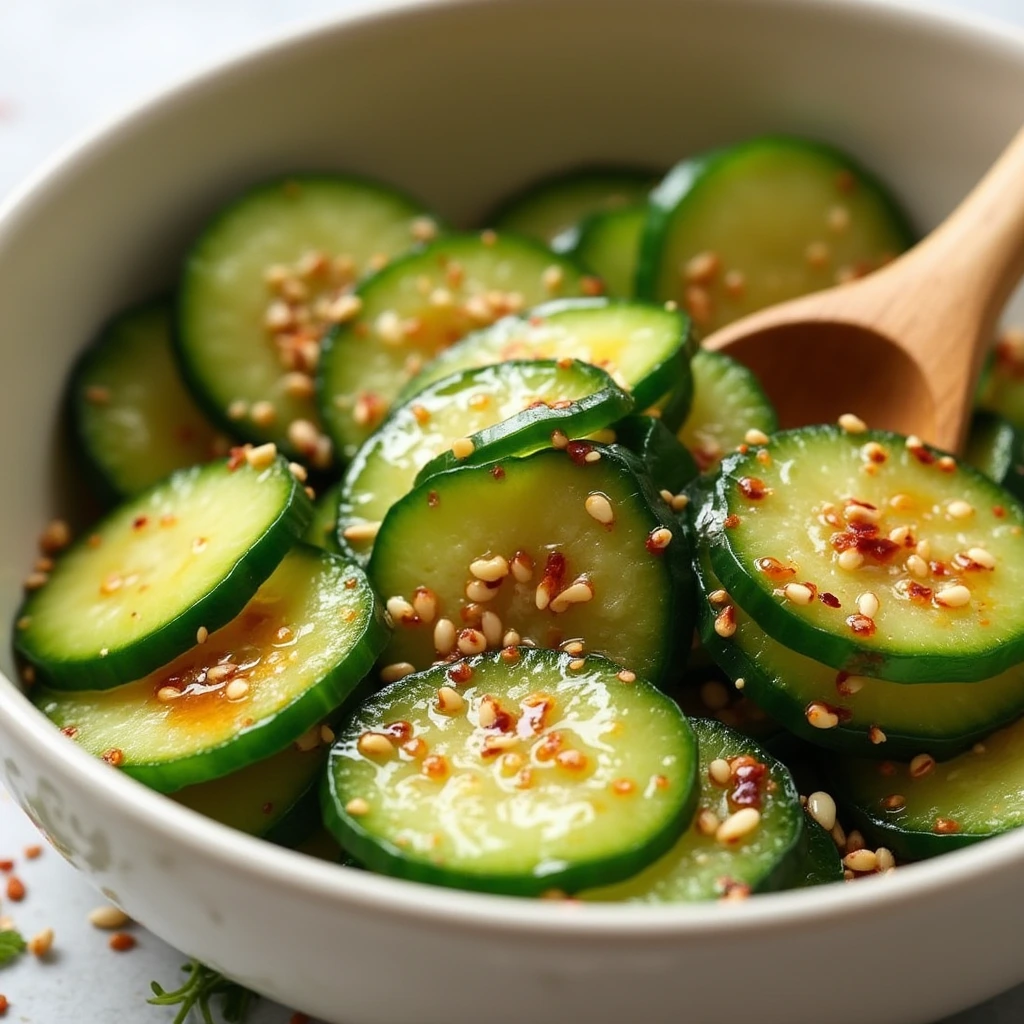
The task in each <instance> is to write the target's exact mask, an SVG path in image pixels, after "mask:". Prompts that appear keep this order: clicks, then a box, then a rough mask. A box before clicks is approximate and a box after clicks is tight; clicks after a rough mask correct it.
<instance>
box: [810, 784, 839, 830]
mask: <svg viewBox="0 0 1024 1024" xmlns="http://www.w3.org/2000/svg"><path fill="white" fill-rule="evenodd" d="M807 813H808V814H810V816H811V817H812V818H813V819H814V820H815V821H816V822H817V823H818V824H819V825H820V826H821V827H822V828H823V829H824V830H825V831H826V832H831V831H832V829H833V828H834V827H835V823H836V802H835V800H833V799H832V797H831V796H830V795H829V794H828V793H826V792H824V791H823V790H820V789H818V790H815V791H814V792H813V793H812V794H811V795H810V796H809V797H808V798H807Z"/></svg>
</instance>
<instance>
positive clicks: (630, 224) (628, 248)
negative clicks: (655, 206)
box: [572, 203, 647, 299]
mask: <svg viewBox="0 0 1024 1024" xmlns="http://www.w3.org/2000/svg"><path fill="white" fill-rule="evenodd" d="M646 221H647V204H646V203H644V204H642V205H639V206H627V207H625V208H624V209H622V210H610V211H608V212H606V213H595V214H593V215H592V216H590V217H587V218H586V220H584V221H583V222H582V223H581V224H580V225H579V234H578V238H577V241H576V245H575V246H574V247H573V249H572V254H573V255H574V256H575V257H576V259H578V260H579V261H580V263H582V264H583V266H585V267H586V268H587V269H588V270H592V271H593V272H594V273H595V274H597V276H598V277H599V278H601V280H602V281H604V288H605V292H606V293H607V294H608V295H610V296H612V297H613V298H616V299H630V298H632V297H633V295H634V294H635V282H636V265H637V260H638V258H639V255H640V238H641V236H642V235H643V231H644V224H645V223H646Z"/></svg>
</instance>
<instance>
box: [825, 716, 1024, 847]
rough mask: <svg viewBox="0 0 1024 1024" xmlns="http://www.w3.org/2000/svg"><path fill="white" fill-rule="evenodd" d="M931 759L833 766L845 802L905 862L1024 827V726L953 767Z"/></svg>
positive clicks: (979, 748)
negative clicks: (932, 762) (931, 763)
mask: <svg viewBox="0 0 1024 1024" xmlns="http://www.w3.org/2000/svg"><path fill="white" fill-rule="evenodd" d="M919 753H921V754H927V753H929V751H927V750H921V751H919ZM923 760H924V759H918V760H917V761H915V762H896V761H884V762H882V763H881V764H879V763H878V762H877V761H876V762H870V761H866V760H862V759H859V758H844V759H839V758H837V759H836V760H835V761H834V762H833V763H832V764H831V766H830V767H831V768H832V771H833V775H834V779H835V792H836V796H837V798H839V799H841V800H842V801H843V802H844V803H847V804H848V805H849V806H850V808H851V810H852V811H853V813H854V815H855V819H856V821H857V823H858V824H859V825H862V826H863V827H864V828H865V829H866V830H867V832H868V833H869V834H871V835H873V836H877V837H878V840H879V842H881V843H884V845H885V846H887V847H888V848H889V849H891V850H892V851H893V852H894V853H895V854H896V855H897V856H902V857H906V858H908V859H911V860H916V859H919V858H922V857H931V856H934V855H935V854H939V853H944V852H946V851H947V850H952V849H957V848H958V847H961V846H967V845H969V844H971V843H976V842H978V841H979V840H982V839H986V838H988V837H989V836H994V835H998V834H1000V833H1002V832H1007V831H1009V830H1010V829H1015V828H1020V826H1021V825H1024V720H1020V721H1017V722H1015V723H1014V724H1013V725H1010V726H1007V727H1006V728H1005V729H1001V730H999V731H998V732H996V733H993V734H992V735H991V736H989V737H988V738H987V739H986V740H985V741H984V742H983V743H980V744H977V745H976V746H975V747H974V748H972V749H971V750H969V751H967V752H966V753H963V754H961V755H960V756H959V757H955V758H953V759H952V760H951V761H940V762H938V763H935V764H934V765H929V764H928V763H927V762H924V763H922V761H923ZM912 764H913V768H912V767H911V765H912Z"/></svg>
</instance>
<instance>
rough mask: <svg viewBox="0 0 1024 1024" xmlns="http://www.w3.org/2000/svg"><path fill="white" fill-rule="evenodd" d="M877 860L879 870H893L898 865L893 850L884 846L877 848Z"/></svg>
mask: <svg viewBox="0 0 1024 1024" xmlns="http://www.w3.org/2000/svg"><path fill="white" fill-rule="evenodd" d="M875 862H876V865H877V868H878V870H879V871H892V869H893V868H894V867H896V858H895V857H894V856H893V855H892V851H891V850H887V849H886V848H885V847H884V846H880V847H879V848H878V849H877V850H875Z"/></svg>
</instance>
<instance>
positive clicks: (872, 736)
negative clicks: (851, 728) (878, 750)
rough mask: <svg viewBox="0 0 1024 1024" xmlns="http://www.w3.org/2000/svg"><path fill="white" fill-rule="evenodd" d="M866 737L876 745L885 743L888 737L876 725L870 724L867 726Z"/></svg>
mask: <svg viewBox="0 0 1024 1024" xmlns="http://www.w3.org/2000/svg"><path fill="white" fill-rule="evenodd" d="M868 739H869V740H870V741H871V742H872V743H873V744H874V745H875V746H876V747H877V746H880V745H881V744H883V743H885V742H886V740H888V739H889V737H888V736H886V735H885V733H884V732H883V731H882V730H881V729H879V727H878V726H877V725H872V726H869V727H868Z"/></svg>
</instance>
